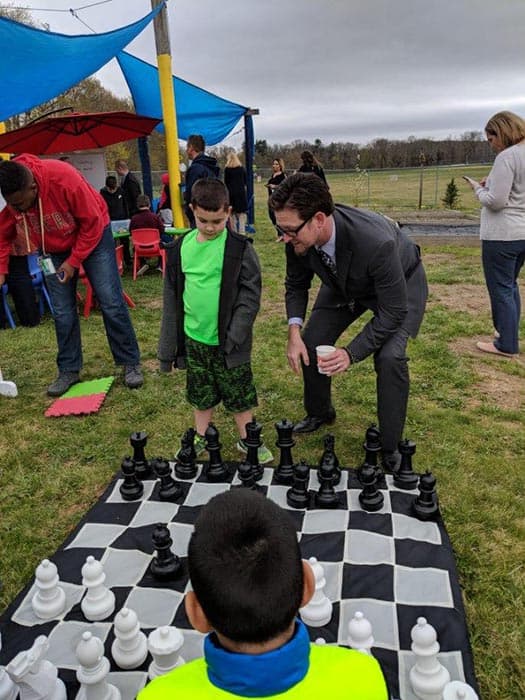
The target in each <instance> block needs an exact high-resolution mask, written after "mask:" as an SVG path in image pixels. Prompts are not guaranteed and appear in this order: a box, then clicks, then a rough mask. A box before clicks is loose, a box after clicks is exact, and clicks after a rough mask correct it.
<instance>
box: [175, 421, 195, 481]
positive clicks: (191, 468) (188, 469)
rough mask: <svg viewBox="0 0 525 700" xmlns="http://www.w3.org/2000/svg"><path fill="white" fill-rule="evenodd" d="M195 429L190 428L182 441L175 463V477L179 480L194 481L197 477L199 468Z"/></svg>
mask: <svg viewBox="0 0 525 700" xmlns="http://www.w3.org/2000/svg"><path fill="white" fill-rule="evenodd" d="M196 432H197V431H196V430H195V429H194V428H188V430H186V432H185V433H184V435H183V436H182V437H181V440H180V450H179V452H178V454H177V461H176V463H175V476H176V477H177V479H193V477H195V476H197V471H198V467H197V465H196V464H195V460H196V459H197V454H196V453H195V435H196Z"/></svg>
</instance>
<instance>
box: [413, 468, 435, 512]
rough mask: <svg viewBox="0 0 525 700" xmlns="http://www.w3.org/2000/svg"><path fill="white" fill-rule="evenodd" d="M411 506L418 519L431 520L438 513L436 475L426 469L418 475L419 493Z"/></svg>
mask: <svg viewBox="0 0 525 700" xmlns="http://www.w3.org/2000/svg"><path fill="white" fill-rule="evenodd" d="M413 508H414V512H415V514H416V515H417V517H418V518H419V519H420V520H432V518H435V517H437V516H438V515H439V504H438V499H437V493H436V477H435V476H434V475H433V474H432V472H430V471H429V470H428V469H427V471H426V472H425V473H424V474H421V476H420V477H419V495H418V496H416V499H415V500H414V503H413Z"/></svg>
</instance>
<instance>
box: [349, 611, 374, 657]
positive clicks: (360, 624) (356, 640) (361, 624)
mask: <svg viewBox="0 0 525 700" xmlns="http://www.w3.org/2000/svg"><path fill="white" fill-rule="evenodd" d="M348 646H350V647H352V649H356V650H357V651H361V652H362V653H363V654H369V655H372V652H371V649H372V647H373V646H374V637H373V636H372V625H371V624H370V622H369V621H368V620H367V619H366V617H365V616H364V615H363V613H362V612H359V611H357V612H356V613H355V614H354V616H353V618H352V619H351V620H350V622H349V623H348Z"/></svg>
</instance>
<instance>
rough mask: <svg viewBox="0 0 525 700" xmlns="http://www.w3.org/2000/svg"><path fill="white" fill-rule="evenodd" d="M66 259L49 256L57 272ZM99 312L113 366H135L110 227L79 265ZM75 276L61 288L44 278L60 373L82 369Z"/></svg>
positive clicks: (136, 357)
mask: <svg viewBox="0 0 525 700" xmlns="http://www.w3.org/2000/svg"><path fill="white" fill-rule="evenodd" d="M68 257H69V252H66V253H51V258H52V260H53V263H54V265H55V268H56V269H57V270H58V268H59V267H60V265H61V264H62V263H63V262H64V260H66V259H67V258H68ZM82 264H83V267H84V270H85V271H86V276H87V278H88V280H89V281H90V282H91V285H92V287H93V292H94V294H95V296H96V297H97V301H98V303H99V305H100V310H101V311H102V317H103V319H104V326H105V329H106V335H107V338H108V342H109V347H110V349H111V352H112V354H113V358H114V360H115V363H116V364H117V365H138V364H139V362H140V352H139V347H138V343H137V338H136V336H135V331H134V329H133V326H132V324H131V319H130V316H129V312H128V307H127V306H126V302H125V301H124V296H123V294H122V285H121V282H120V276H119V273H118V269H117V262H116V257H115V245H114V243H113V236H112V234H111V227H110V226H107V227H106V228H105V229H104V233H103V234H102V238H101V239H100V242H99V244H98V245H97V247H96V248H95V249H94V250H93V251H92V252H91V253H90V254H89V255H88V257H87V258H86V259H85V260H84V262H83V263H82ZM77 282H78V275H75V276H74V277H73V278H72V279H71V280H69V281H68V282H66V283H64V284H62V283H61V282H59V280H58V278H57V276H56V275H48V276H47V277H46V284H47V288H48V291H49V294H50V296H51V301H52V302H53V305H54V307H55V331H56V337H57V344H58V354H57V365H58V369H59V371H61V372H79V371H80V369H81V368H82V344H81V340H80V322H79V317H78V311H77V296H76V292H77Z"/></svg>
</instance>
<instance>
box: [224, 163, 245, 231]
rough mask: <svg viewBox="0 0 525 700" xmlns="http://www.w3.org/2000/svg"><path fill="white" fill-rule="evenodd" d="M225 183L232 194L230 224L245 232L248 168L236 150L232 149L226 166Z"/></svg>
mask: <svg viewBox="0 0 525 700" xmlns="http://www.w3.org/2000/svg"><path fill="white" fill-rule="evenodd" d="M224 184H225V185H226V187H227V188H228V192H229V195H230V205H231V208H232V212H231V214H230V226H231V227H232V230H233V231H237V233H242V234H244V233H245V232H246V219H247V214H246V212H247V211H248V197H247V194H246V170H245V169H244V167H243V166H242V164H241V161H240V160H239V156H238V155H237V154H236V153H235V151H230V153H229V154H228V159H227V161H226V165H225V167H224Z"/></svg>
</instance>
